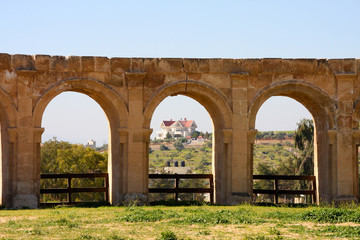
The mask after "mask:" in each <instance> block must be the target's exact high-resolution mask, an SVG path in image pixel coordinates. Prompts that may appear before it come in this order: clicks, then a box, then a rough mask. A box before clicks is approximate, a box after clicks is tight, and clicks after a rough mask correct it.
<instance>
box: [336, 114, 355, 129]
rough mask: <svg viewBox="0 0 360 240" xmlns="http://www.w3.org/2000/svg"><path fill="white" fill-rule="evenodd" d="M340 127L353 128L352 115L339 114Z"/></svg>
mask: <svg viewBox="0 0 360 240" xmlns="http://www.w3.org/2000/svg"><path fill="white" fill-rule="evenodd" d="M338 127H339V128H340V129H351V128H352V116H339V117H338Z"/></svg>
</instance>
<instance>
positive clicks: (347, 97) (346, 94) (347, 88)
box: [337, 77, 354, 101]
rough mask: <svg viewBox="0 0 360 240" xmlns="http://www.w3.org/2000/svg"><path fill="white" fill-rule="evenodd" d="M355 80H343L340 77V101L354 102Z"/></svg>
mask: <svg viewBox="0 0 360 240" xmlns="http://www.w3.org/2000/svg"><path fill="white" fill-rule="evenodd" d="M353 84H354V81H353V79H341V78H339V77H338V84H337V85H338V92H337V93H338V96H337V97H338V99H339V100H342V101H352V100H353Z"/></svg>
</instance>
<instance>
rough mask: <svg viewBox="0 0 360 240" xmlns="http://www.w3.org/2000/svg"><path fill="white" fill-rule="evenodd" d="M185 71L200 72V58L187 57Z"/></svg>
mask: <svg viewBox="0 0 360 240" xmlns="http://www.w3.org/2000/svg"><path fill="white" fill-rule="evenodd" d="M183 65H184V71H185V72H186V73H200V72H201V71H200V67H199V59H197V58H185V59H183Z"/></svg>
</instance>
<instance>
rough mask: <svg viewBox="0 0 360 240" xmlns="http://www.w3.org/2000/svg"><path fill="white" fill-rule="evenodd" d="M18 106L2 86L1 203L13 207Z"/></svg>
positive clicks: (0, 111)
mask: <svg viewBox="0 0 360 240" xmlns="http://www.w3.org/2000/svg"><path fill="white" fill-rule="evenodd" d="M16 113H17V108H16V105H15V104H14V102H13V101H12V99H11V97H10V96H9V95H8V93H7V92H5V91H4V90H3V89H2V88H0V133H1V141H0V151H1V152H0V176H1V178H0V205H3V206H6V207H11V204H12V197H13V196H12V192H13V189H12V184H11V181H12V179H13V174H12V172H13V169H12V167H13V165H12V163H13V161H14V142H15V138H16V135H17V130H16Z"/></svg>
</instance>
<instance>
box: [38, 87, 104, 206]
mask: <svg viewBox="0 0 360 240" xmlns="http://www.w3.org/2000/svg"><path fill="white" fill-rule="evenodd" d="M42 127H43V128H44V129H45V131H44V133H43V134H42V144H41V174H88V175H87V177H89V176H91V175H90V174H93V173H96V174H99V173H108V142H109V141H108V140H109V136H108V133H109V124H108V119H107V117H106V115H105V113H104V111H103V110H102V108H101V107H100V106H99V104H98V103H96V102H95V101H94V100H93V99H91V98H90V97H88V96H87V95H85V94H82V93H77V92H63V93H61V94H59V95H57V96H56V97H55V98H53V99H52V100H51V102H50V103H49V104H48V105H47V107H46V109H45V111H44V114H43V118H42ZM70 184H71V187H72V188H90V187H91V188H103V187H107V181H106V177H98V178H72V180H71V183H70ZM68 185H69V183H68V179H66V178H57V179H42V181H41V186H40V187H41V189H49V188H52V189H54V188H67V187H69V186H68ZM68 198H69V195H68V194H66V193H57V194H56V193H53V194H42V195H41V199H40V202H42V203H48V202H66V201H69V199H68ZM107 200H108V199H107V195H106V193H103V192H80V193H73V194H71V201H72V202H105V201H107Z"/></svg>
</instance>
